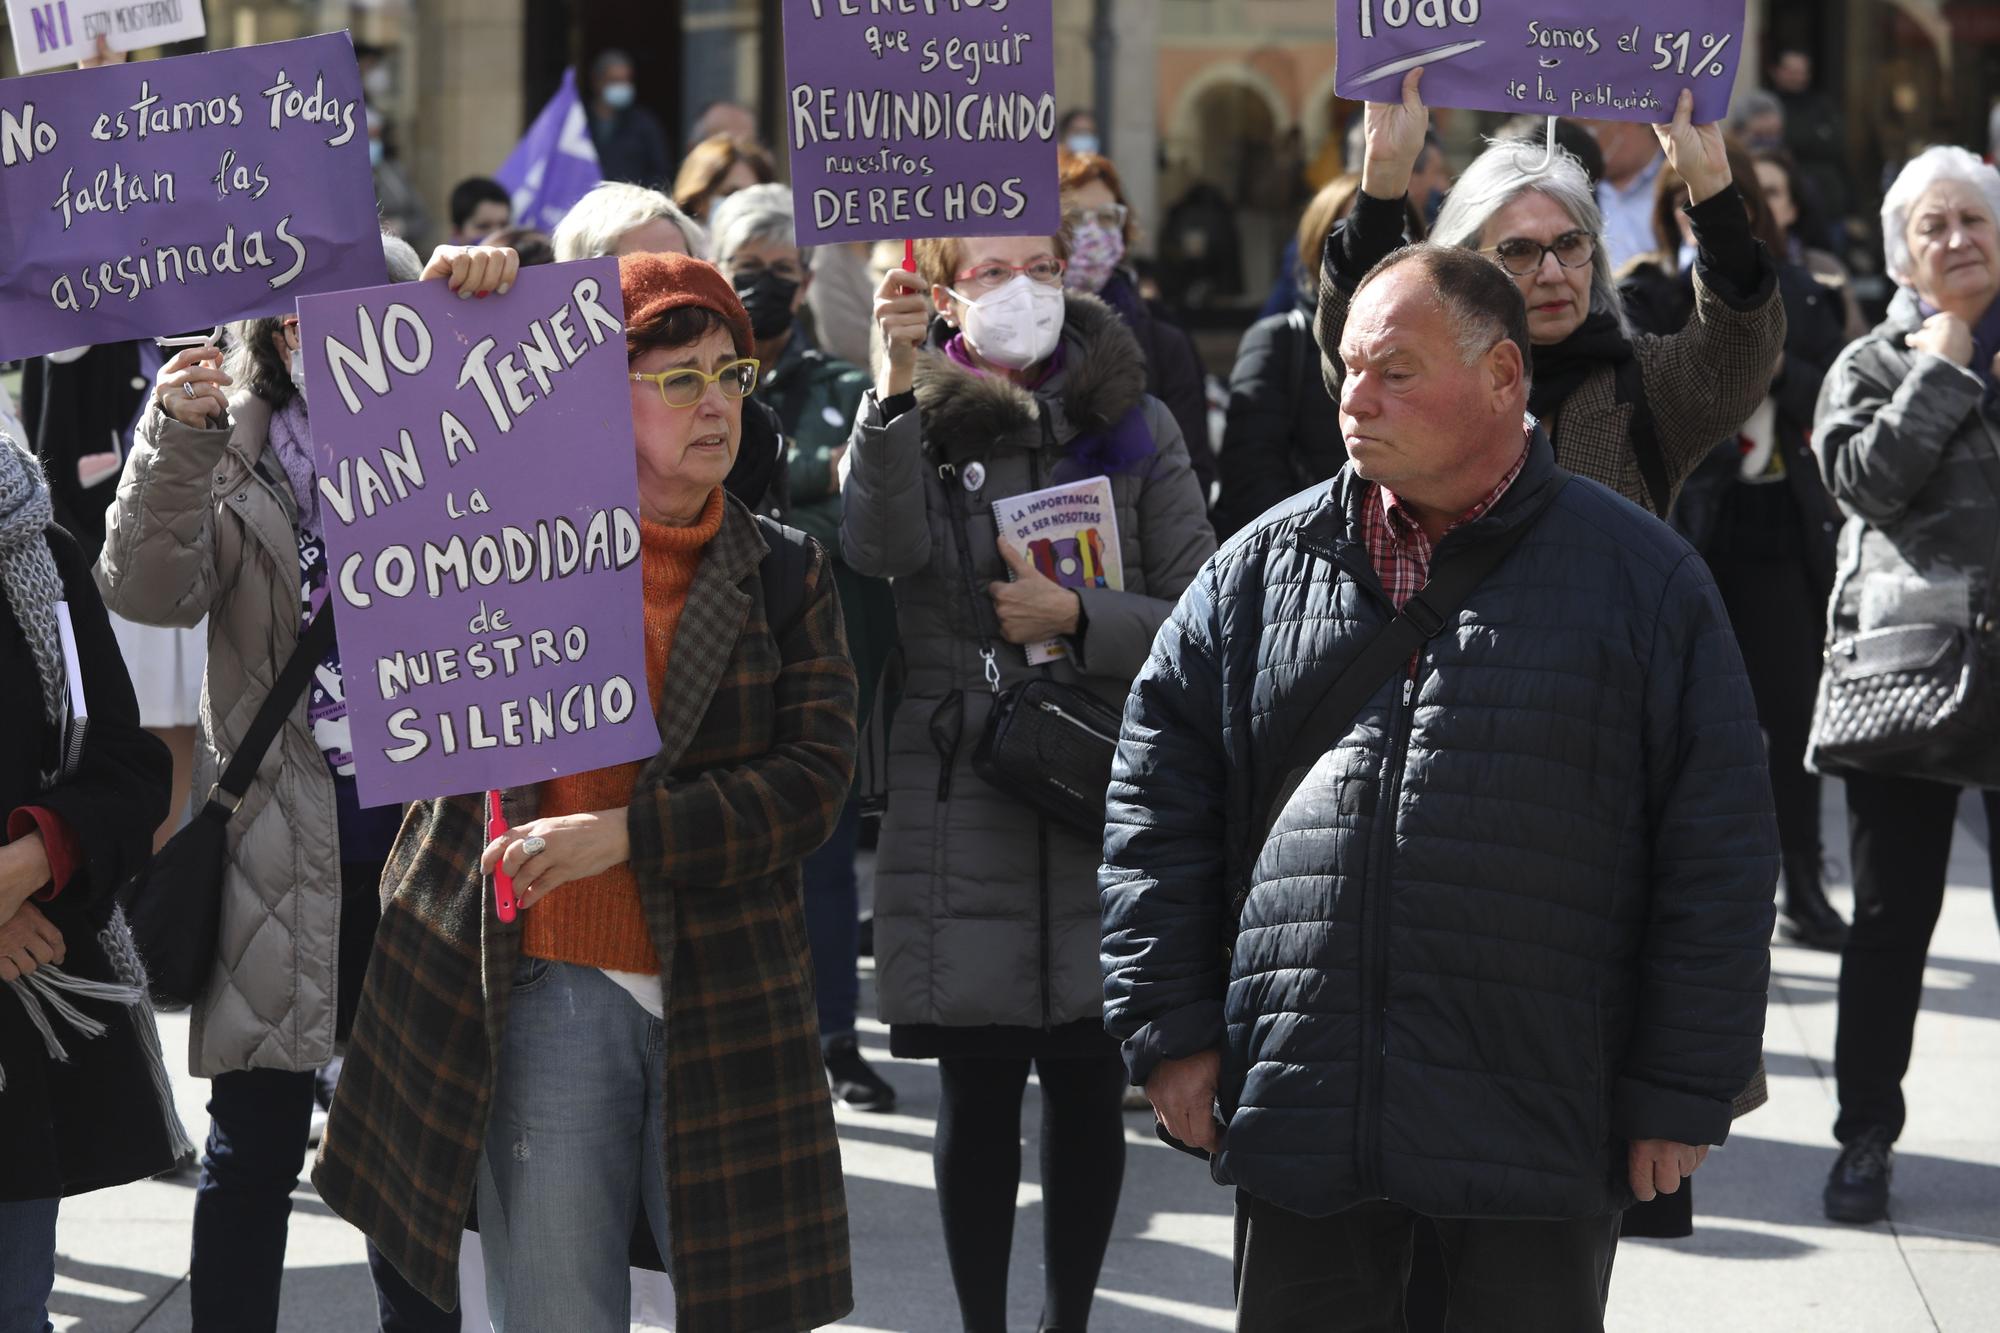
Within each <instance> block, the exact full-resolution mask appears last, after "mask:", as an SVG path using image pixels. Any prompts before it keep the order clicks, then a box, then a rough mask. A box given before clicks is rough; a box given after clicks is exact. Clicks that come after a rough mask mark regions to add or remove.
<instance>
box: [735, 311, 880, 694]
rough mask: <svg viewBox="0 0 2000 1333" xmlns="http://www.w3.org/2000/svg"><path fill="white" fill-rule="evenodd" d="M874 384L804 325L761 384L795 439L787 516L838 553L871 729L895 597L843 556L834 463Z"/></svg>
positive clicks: (843, 602)
mask: <svg viewBox="0 0 2000 1333" xmlns="http://www.w3.org/2000/svg"><path fill="white" fill-rule="evenodd" d="M868 387H869V381H868V375H867V372H865V371H863V370H860V369H858V368H856V367H854V366H851V365H849V364H848V363H847V362H845V361H840V360H837V359H835V358H834V357H831V356H828V355H827V354H826V353H825V352H822V351H821V350H820V349H819V348H818V347H816V346H814V345H813V344H812V342H811V340H810V339H808V338H807V336H806V332H805V330H804V329H802V328H801V329H797V330H795V331H794V332H793V334H792V340H791V342H790V343H788V344H787V345H786V347H785V351H784V355H782V356H780V357H779V358H778V362H777V364H776V365H774V366H772V367H771V368H770V369H769V370H768V371H766V372H765V373H764V382H763V384H762V385H760V386H759V387H758V389H757V396H758V397H759V398H760V399H762V400H763V401H764V403H765V404H767V405H768V406H769V407H770V408H771V410H772V411H774V412H776V413H777V414H778V420H779V421H780V422H781V423H782V424H783V428H784V432H785V438H786V439H788V440H790V441H791V460H792V462H791V475H790V478H789V479H790V482H791V495H792V508H791V512H790V514H789V515H788V517H789V519H790V521H791V523H792V524H793V526H795V527H797V528H798V529H799V530H800V531H802V532H805V533H807V534H809V535H810V536H811V537H812V538H813V539H814V540H815V541H817V542H818V543H819V544H820V545H821V546H824V547H825V548H826V549H827V550H828V551H829V552H830V553H832V554H833V557H834V562H833V577H834V582H835V583H837V584H838V585H839V587H840V608H841V614H842V615H844V616H845V617H846V618H847V647H848V651H850V652H852V653H853V654H854V674H855V677H856V680H857V682H858V684H859V687H860V692H861V696H860V697H861V710H860V723H861V726H862V728H863V729H864V730H865V729H866V728H867V726H868V719H869V714H870V711H871V709H872V707H873V705H874V703H875V688H876V685H877V683H878V682H879V681H880V680H881V677H882V664H883V663H884V662H886V661H888V659H889V654H890V653H891V652H893V651H894V650H895V647H896V598H895V595H894V594H893V593H892V592H890V590H889V583H888V580H886V579H873V578H868V577H867V576H865V575H862V574H857V573H855V572H854V571H853V570H852V569H850V568H848V566H847V563H846V562H845V561H844V560H842V559H840V555H839V552H840V485H839V483H838V482H837V481H836V480H835V479H834V475H833V469H834V460H835V459H836V458H837V457H838V456H839V455H840V451H841V450H843V449H845V448H846V447H847V437H848V435H849V434H850V433H851V432H852V431H853V430H854V421H855V417H856V416H857V415H859V412H860V408H861V397H862V395H863V394H865V393H867V392H868Z"/></svg>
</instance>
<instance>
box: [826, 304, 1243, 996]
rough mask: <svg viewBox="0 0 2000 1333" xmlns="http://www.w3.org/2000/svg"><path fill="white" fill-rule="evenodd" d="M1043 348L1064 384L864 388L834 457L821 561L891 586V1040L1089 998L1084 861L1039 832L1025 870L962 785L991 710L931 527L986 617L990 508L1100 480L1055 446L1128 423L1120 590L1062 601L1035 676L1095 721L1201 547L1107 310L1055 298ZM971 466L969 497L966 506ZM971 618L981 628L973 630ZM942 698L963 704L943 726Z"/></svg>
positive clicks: (880, 918)
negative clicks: (1066, 685)
mask: <svg viewBox="0 0 2000 1333" xmlns="http://www.w3.org/2000/svg"><path fill="white" fill-rule="evenodd" d="M1063 337H1064V349H1063V366H1062V368H1061V369H1060V370H1058V371H1057V372H1056V373H1055V374H1054V375H1053V376H1052V377H1051V378H1050V379H1049V380H1047V381H1046V382H1044V383H1043V384H1042V385H1041V386H1040V387H1039V388H1037V389H1035V390H1034V391H1033V392H1032V393H1031V392H1029V391H1028V390H1025V389H1022V388H1019V387H1016V386H1015V385H1014V384H1012V383H1011V382H1009V381H1006V380H1002V379H999V378H983V377H980V376H977V375H974V374H973V373H971V372H969V371H967V370H965V369H964V368H962V367H960V366H958V365H956V364H954V363H953V362H952V361H950V360H949V359H948V358H947V357H946V356H945V355H944V354H943V353H942V352H941V351H938V350H929V351H926V352H924V353H922V354H921V356H920V358H919V363H918V369H917V377H916V395H917V402H918V406H917V407H915V408H914V409H911V410H908V411H904V412H902V413H901V414H900V415H898V416H896V417H895V418H893V419H885V417H884V416H883V410H882V404H881V403H880V402H879V401H878V400H877V397H876V395H875V394H874V393H873V392H870V394H869V395H868V397H867V398H865V399H864V400H863V402H862V407H861V415H860V419H859V420H858V421H857V423H856V425H855V429H854V434H853V438H852V441H851V443H850V445H849V453H848V460H849V472H848V476H847V481H846V486H845V488H844V492H843V494H844V497H845V508H844V511H843V516H842V520H841V528H840V543H841V554H842V556H843V558H844V559H845V560H846V561H847V563H848V564H849V566H851V567H852V568H853V569H854V570H856V571H857V572H859V573H861V574H865V575H871V576H875V577H884V578H891V579H893V580H895V592H896V611H897V622H898V625H899V626H900V629H901V638H902V644H903V650H904V654H905V659H906V666H907V672H908V675H907V683H906V685H905V688H904V693H903V698H902V703H901V705H900V707H899V708H898V709H897V711H896V718H895V723H894V727H893V729H892V731H891V735H890V741H889V774H888V788H889V811H888V816H887V819H886V822H885V823H884V825H883V829H882V838H881V848H880V856H879V860H878V862H877V866H876V879H875V957H876V963H877V967H878V968H879V969H880V971H879V994H880V1003H881V1016H882V1018H883V1020H884V1021H886V1022H889V1023H892V1024H935V1025H941V1026H946V1027H980V1026H986V1025H994V1024H999V1025H1008V1026H1018V1027H1031V1028H1046V1027H1054V1026H1057V1025H1060V1024H1064V1023H1072V1022H1075V1021H1077V1020H1079V1019H1085V1018H1094V1017H1095V1016H1096V1015H1097V1014H1098V1013H1099V1012H1100V1010H1101V1007H1102V1003H1103V1000H1102V990H1101V986H1102V981H1101V977H1100V975H1099V973H1098V970H1097V949H1098V936H1099V930H1098V915H1097V887H1096V885H1097V864H1098V860H1099V849H1098V848H1097V847H1096V846H1095V845H1094V843H1093V842H1092V841H1090V840H1089V839H1086V838H1084V837H1082V836H1080V835H1079V834H1076V833H1074V832H1072V831H1070V830H1069V829H1067V828H1065V827H1063V826H1060V825H1057V824H1054V823H1053V822H1050V823H1048V824H1047V825H1046V835H1045V836H1046V839H1047V841H1046V870H1044V864H1043V860H1042V858H1043V847H1044V844H1043V842H1042V840H1041V839H1042V837H1043V836H1044V834H1043V831H1042V830H1040V829H1038V827H1037V822H1038V821H1037V819H1036V817H1035V814H1034V812H1033V811H1031V810H1030V809H1029V808H1028V807H1027V806H1025V805H1023V804H1021V803H1020V802H1018V801H1016V800H1014V799H1012V798H1011V797H1009V796H1007V795H1005V794H1003V793H1001V792H999V791H996V790H995V789H994V788H992V787H990V786H988V785H987V784H986V783H985V782H983V781H981V780H980V779H979V778H978V777H977V776H976V775H975V774H974V773H973V771H972V766H971V758H972V751H973V747H974V745H975V744H976V743H977V741H978V738H979V736H980V733H981V731H982V729H983V728H984V726H985V724H986V717H987V714H988V712H989V710H990V700H991V698H992V695H991V692H990V691H989V690H988V688H987V684H986V680H985V675H984V670H983V667H982V665H981V660H980V655H979V641H978V637H977V635H978V628H977V627H976V626H975V622H974V620H973V611H972V604H971V599H970V597H969V595H968V593H967V591H966V586H965V581H964V578H963V575H962V574H961V570H960V564H959V557H958V544H957V542H956V541H955V540H954V539H953V537H952V535H951V529H950V528H949V527H948V526H947V525H948V524H952V523H956V522H960V521H961V520H960V518H959V517H958V516H959V515H961V514H964V515H967V516H968V517H967V518H966V519H965V520H964V521H965V528H966V534H967V537H968V541H969V547H970V550H971V553H972V559H973V563H974V569H973V571H972V574H973V578H974V581H975V582H976V584H977V585H978V587H979V589H980V593H979V596H980V598H981V600H982V602H985V603H986V605H987V606H988V607H990V606H991V603H990V601H988V600H987V596H986V592H985V588H986V585H987V584H988V583H989V582H991V581H992V580H995V579H1004V578H1005V577H1006V567H1005V565H1004V564H1003V562H1002V561H1001V558H1000V554H999V551H998V550H997V548H996V545H995V527H994V520H993V511H992V507H991V506H992V503H993V502H994V501H996V500H1000V499H1004V498H1005V497H1007V496H1011V495H1019V494H1022V493H1024V492H1027V491H1031V490H1035V489H1037V488H1039V487H1042V486H1047V485H1053V484H1055V483H1057V482H1059V481H1065V480H1080V479H1082V478H1084V477H1087V476H1094V475H1098V472H1095V471H1091V470H1089V469H1087V468H1086V467H1084V466H1083V465H1081V464H1080V463H1079V462H1078V461H1077V460H1076V459H1075V458H1073V457H1071V456H1070V454H1069V452H1068V446H1070V445H1071V444H1072V443H1073V442H1074V441H1076V440H1077V439H1078V437H1079V436H1080V435H1082V434H1086V433H1094V432H1095V431H1097V430H1099V429H1101V428H1102V427H1103V426H1104V425H1105V424H1107V423H1111V422H1116V421H1118V420H1120V419H1122V418H1124V417H1125V416H1126V415H1127V414H1128V413H1130V412H1132V411H1134V410H1137V411H1139V412H1141V413H1142V414H1143V416H1144V420H1145V424H1146V426H1147V428H1148V430H1149V431H1150V432H1151V434H1152V438H1153V441H1154V444H1155V446H1156V452H1155V455H1154V457H1153V458H1152V459H1150V460H1147V461H1142V462H1141V463H1139V464H1138V466H1136V467H1135V468H1133V469H1132V470H1130V471H1127V472H1124V473H1120V474H1117V475H1114V476H1113V477H1112V493H1113V496H1114V498H1115V500H1116V503H1117V511H1118V538H1119V546H1120V550H1121V554H1122V556H1123V560H1124V570H1125V589H1124V590H1123V591H1119V592H1114V591H1110V590H1104V589H1093V590H1086V591H1084V592H1083V593H1082V594H1081V596H1082V599H1083V606H1084V612H1085V615H1086V616H1087V618H1088V623H1087V627H1086V629H1085V632H1084V634H1083V636H1082V641H1081V642H1080V643H1078V644H1076V645H1075V646H1076V647H1077V648H1078V649H1079V650H1080V652H1079V654H1078V656H1077V657H1075V658H1072V659H1068V660H1063V661H1059V662H1057V663H1056V664H1054V665H1052V666H1051V667H1049V668H1048V673H1049V674H1050V675H1052V676H1053V677H1054V678H1056V679H1058V680H1063V681H1068V682H1072V683H1081V684H1082V685H1083V686H1085V687H1086V688H1088V689H1090V690H1092V691H1093V692H1095V693H1096V694H1098V695H1100V696H1101V697H1102V698H1103V699H1104V700H1105V701H1106V702H1107V703H1109V704H1111V706H1112V707H1114V708H1118V707H1121V706H1122V705H1123V704H1124V700H1125V695H1126V692H1127V690H1128V689H1129V688H1130V686H1131V683H1132V677H1133V676H1134V675H1135V674H1136V673H1137V672H1138V670H1139V666H1140V664H1141V663H1142V662H1144V661H1145V660H1146V651H1147V649H1148V647H1149V646H1150V645H1151V643H1152V641H1153V634H1154V631H1155V630H1157V629H1158V628H1159V626H1160V622H1161V621H1163V620H1164V619H1166V616H1167V612H1168V611H1169V610H1171V609H1172V607H1173V602H1174V599H1175V598H1177V597H1179V596H1180V594H1181V592H1182V590H1183V589H1185V588H1186V587H1187V585H1188V581H1189V580H1190V579H1192V578H1193V577H1194V574H1195V571H1196V570H1197V569H1199V568H1200V567H1201V563H1202V561H1203V560H1205V559H1207V558H1208V556H1209V554H1210V553H1211V552H1213V551H1214V550H1215V538H1214V535H1213V533H1212V532H1211V531H1210V529H1209V526H1208V519H1207V517H1206V514H1205V512H1204V509H1205V507H1204V504H1203V500H1202V495H1201V491H1200V488H1199V487H1198V486H1197V485H1196V483H1195V479H1194V473H1193V471H1192V470H1191V469H1190V466H1189V462H1188V453H1187V447H1186V445H1185V444H1184V443H1183V442H1182V440H1181V433H1180V429H1179V428H1178V427H1177V426H1176V425H1175V424H1174V419H1173V416H1172V415H1171V414H1170V413H1169V412H1168V411H1167V409H1166V408H1165V407H1164V406H1163V405H1162V404H1160V403H1159V402H1158V401H1157V400H1155V399H1152V398H1148V397H1146V396H1145V375H1146V369H1145V365H1144V363H1143V361H1142V360H1141V358H1140V355H1139V350H1138V345H1137V343H1135V342H1134V341H1133V338H1132V335H1131V334H1130V333H1129V332H1128V331H1127V330H1126V329H1125V327H1124V325H1123V324H1122V323H1121V322H1120V321H1119V319H1118V317H1117V316H1116V315H1115V314H1113V313H1112V312H1111V309H1110V308H1109V307H1108V306H1106V305H1104V304H1103V303H1101V302H1099V301H1097V300H1096V299H1095V298H1092V297H1079V296H1071V297H1070V298H1069V309H1068V313H1067V316H1066V322H1065V327H1064V333H1063ZM975 461H976V462H978V463H979V464H980V466H981V467H982V468H983V469H984V485H983V486H981V487H980V488H979V489H977V490H967V489H966V488H965V485H964V481H965V479H966V478H967V477H973V476H977V475H978V474H977V473H976V472H974V471H973V470H972V469H971V466H970V465H971V464H972V463H974V462H975ZM941 468H942V469H945V471H946V473H947V475H945V476H943V477H941V476H940V469H941ZM981 623H983V624H984V625H985V627H986V629H987V632H989V633H991V632H993V631H994V626H993V622H992V617H991V615H990V613H988V614H986V615H984V617H983V621H982V622H981ZM998 649H999V651H998V658H999V664H1000V672H1001V679H1000V686H1001V688H1002V689H1005V688H1007V687H1008V686H1011V685H1014V684H1017V683H1019V682H1021V681H1024V680H1027V679H1029V678H1030V677H1031V676H1033V675H1036V674H1039V672H1040V670H1041V669H1040V668H1030V667H1029V666H1028V665H1027V658H1026V655H1025V653H1024V652H1023V650H1022V649H1020V648H1017V647H1014V646H1013V645H1011V644H1006V643H999V645H998ZM948 696H956V697H957V698H958V699H960V700H962V705H963V711H962V714H961V713H960V711H959V709H958V707H957V706H956V705H954V704H953V703H950V702H948ZM934 727H935V729H936V730H937V731H938V732H939V733H940V734H941V735H944V736H945V737H946V738H947V745H946V747H945V748H947V749H949V750H950V751H951V754H950V757H949V758H948V759H947V758H943V757H941V754H940V749H939V748H938V747H937V745H935V744H934V741H933V733H934ZM951 738H956V744H955V745H951V744H949V740H950V739H951Z"/></svg>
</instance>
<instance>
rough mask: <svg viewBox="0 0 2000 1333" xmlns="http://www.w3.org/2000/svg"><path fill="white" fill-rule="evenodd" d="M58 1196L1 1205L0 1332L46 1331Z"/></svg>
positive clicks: (54, 1276)
mask: <svg viewBox="0 0 2000 1333" xmlns="http://www.w3.org/2000/svg"><path fill="white" fill-rule="evenodd" d="M61 1202H62V1200H60V1199H28V1200H25V1201H23V1202H21V1203H0V1333H49V1331H50V1328H51V1325H50V1324H49V1288H51V1287H53V1286H55V1284H56V1208H57V1206H58V1205H59V1204H61Z"/></svg>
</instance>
